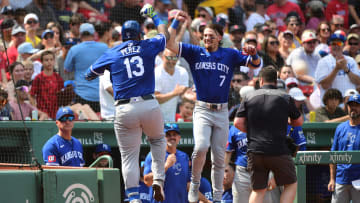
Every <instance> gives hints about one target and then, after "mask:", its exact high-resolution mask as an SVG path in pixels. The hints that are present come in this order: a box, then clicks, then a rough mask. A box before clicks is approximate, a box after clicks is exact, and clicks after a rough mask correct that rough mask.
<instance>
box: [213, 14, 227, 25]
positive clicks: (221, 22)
mask: <svg viewBox="0 0 360 203" xmlns="http://www.w3.org/2000/svg"><path fill="white" fill-rule="evenodd" d="M213 24H218V25H221V26H222V27H225V25H226V21H225V19H223V18H221V17H219V16H216V17H215V18H214V19H213Z"/></svg>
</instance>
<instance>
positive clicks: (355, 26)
mask: <svg viewBox="0 0 360 203" xmlns="http://www.w3.org/2000/svg"><path fill="white" fill-rule="evenodd" d="M356 28H360V25H358V24H352V25H351V26H350V30H349V32H351V31H352V30H353V29H356Z"/></svg>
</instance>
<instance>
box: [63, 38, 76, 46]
mask: <svg viewBox="0 0 360 203" xmlns="http://www.w3.org/2000/svg"><path fill="white" fill-rule="evenodd" d="M78 42H80V40H79V39H77V38H71V37H69V38H65V40H64V42H63V45H71V46H72V45H75V44H77V43H78Z"/></svg>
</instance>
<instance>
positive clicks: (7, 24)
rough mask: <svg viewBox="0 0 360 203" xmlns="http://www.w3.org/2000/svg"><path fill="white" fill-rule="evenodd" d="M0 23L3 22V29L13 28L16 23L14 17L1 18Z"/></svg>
mask: <svg viewBox="0 0 360 203" xmlns="http://www.w3.org/2000/svg"><path fill="white" fill-rule="evenodd" d="M0 24H1V29H8V28H11V27H13V26H14V25H15V23H14V20H13V19H10V18H8V19H5V20H4V19H2V20H0Z"/></svg>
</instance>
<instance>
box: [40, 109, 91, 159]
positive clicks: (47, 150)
mask: <svg viewBox="0 0 360 203" xmlns="http://www.w3.org/2000/svg"><path fill="white" fill-rule="evenodd" d="M74 119H75V115H74V112H73V111H72V110H71V109H70V107H68V106H67V107H61V108H60V109H59V110H58V111H57V113H56V126H57V127H58V129H59V132H58V133H57V134H56V135H54V136H53V137H51V138H50V139H49V140H48V141H47V142H46V143H45V145H44V147H43V149H42V154H43V159H44V162H45V164H46V165H48V166H84V164H85V161H84V158H83V148H82V145H81V143H80V141H79V140H77V139H76V138H75V137H72V136H71V134H72V129H73V128H74V122H73V120H74Z"/></svg>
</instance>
